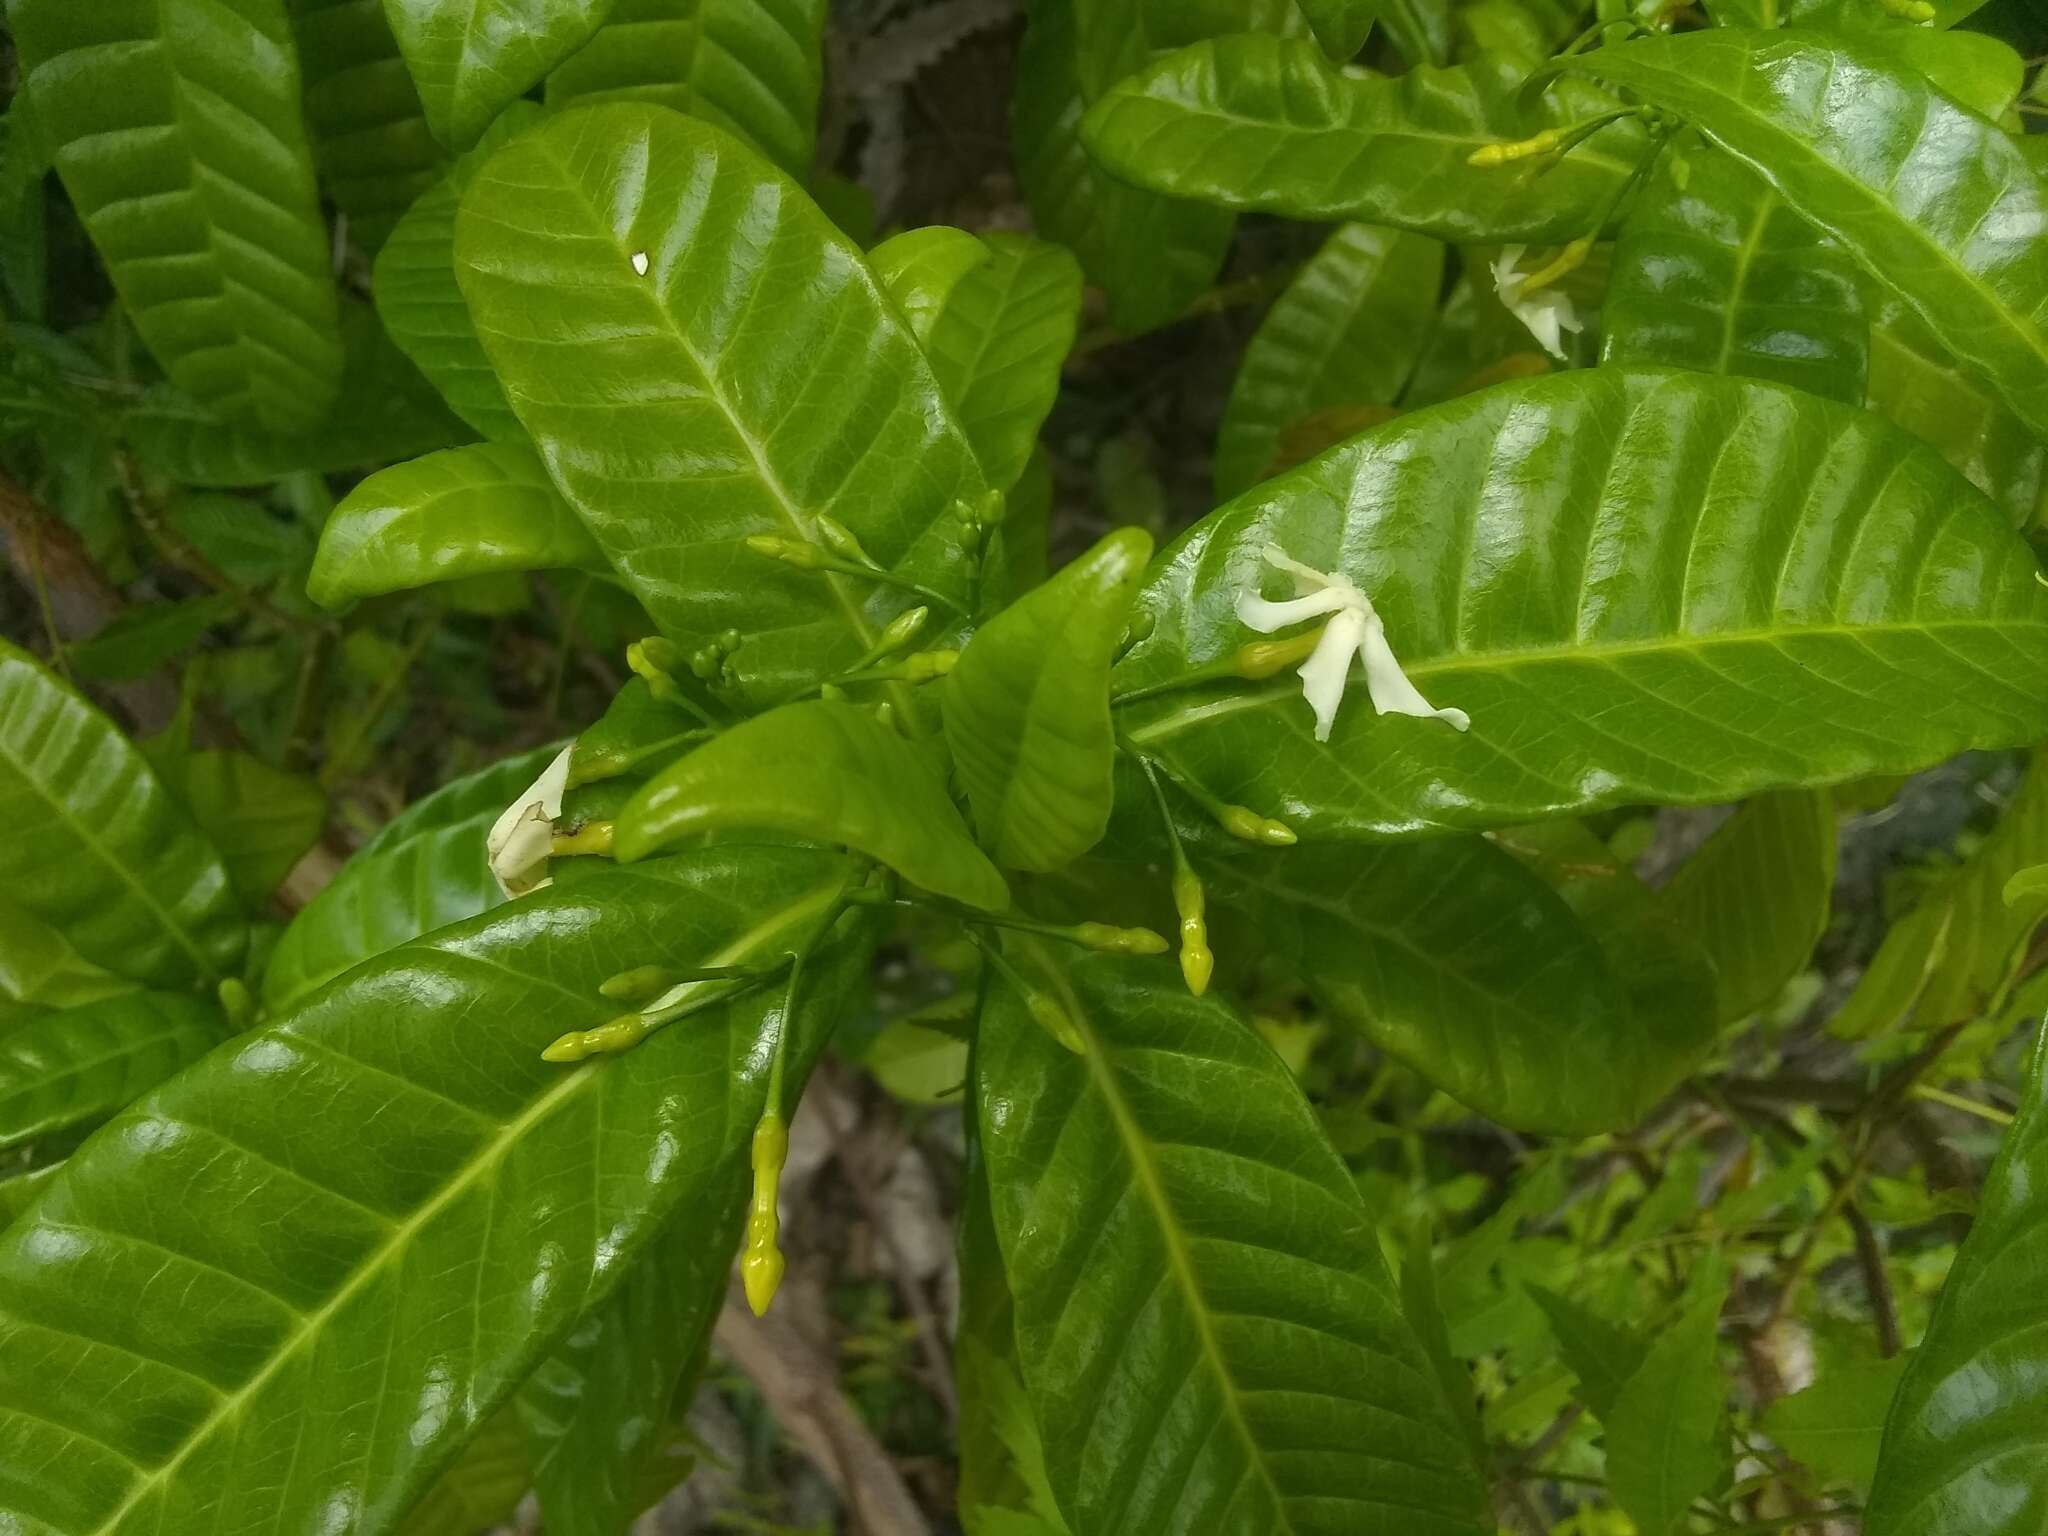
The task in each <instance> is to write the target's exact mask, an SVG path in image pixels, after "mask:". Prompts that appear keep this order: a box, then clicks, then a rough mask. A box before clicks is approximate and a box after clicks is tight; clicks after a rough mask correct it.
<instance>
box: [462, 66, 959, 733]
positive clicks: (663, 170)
mask: <svg viewBox="0 0 2048 1536" xmlns="http://www.w3.org/2000/svg"><path fill="white" fill-rule="evenodd" d="M740 228H744V229H745V230H746V231H747V238H745V239H743V240H742V239H738V238H736V237H735V236H734V231H735V230H737V229H740ZM456 247H457V259H458V267H459V269H460V275H461V278H462V285H463V292H464V293H465V294H466V295H467V296H468V299H469V305H470V310H471V313H472V315H473V316H474V318H475V320H476V325H477V330H478V332H479V333H480V334H481V336H482V337H483V341H484V347H485V350H486V351H487V352H489V353H490V355H491V359H492V361H493V362H494V363H495V364H496V365H497V369H498V373H499V376H500V377H501V378H502V379H503V380H504V381H505V386H506V391H507V394H508V395H509V397H510V399H511V401H512V405H513V408H514V410H515V411H516V412H517V413H518V415H519V419H520V420H521V422H523V423H524V424H525V426H526V427H527V429H528V430H529V431H530V432H531V434H532V436H533V441H534V444H535V446H536V447H537V448H538V449H539V450H540V456H541V458H542V459H543V460H544V461H545V462H546V464H547V466H548V471H549V473H550V474H551V475H552V476H553V477H554V480H555V483H556V485H557V486H558V487H559V488H560V489H561V491H562V492H563V494H564V495H565V496H566V497H567V498H568V501H569V504H570V505H571V506H573V507H574V508H575V509H576V511H577V512H578V513H579V514H580V515H581V517H582V518H583V521H584V525H585V526H586V527H588V528H589V529H590V531H591V533H592V534H593V535H595V537H596V539H597V542H598V544H599V545H600V546H601V547H602V548H603V549H604V551H605V553H606V554H607V555H608V556H609V557H610V558H611V561H612V563H613V565H614V566H615V567H616V568H617V569H618V571H619V573H620V575H621V576H623V577H624V578H625V580H626V582H627V584H628V586H629V587H631V588H632V590H633V591H634V593H635V595H636V596H638V597H639V598H640V599H641V601H642V602H643V603H644V604H646V606H647V610H648V612H649V613H650V614H651V615H653V617H654V620H655V622H656V623H657V624H659V625H660V626H661V629H662V632H663V633H664V634H665V635H667V636H668V637H669V638H670V639H672V640H675V641H676V642H678V643H680V644H685V645H688V646H690V647H692V648H694V647H695V646H697V645H702V644H704V643H705V642H706V641H708V640H711V639H713V638H714V637H716V636H717V635H719V634H720V633H721V632H723V631H724V630H727V629H739V630H741V631H742V632H743V633H745V634H746V635H748V637H749V638H748V640H747V643H746V644H745V645H744V646H743V647H742V648H741V650H740V652H739V653H738V655H737V656H735V657H734V658H733V663H734V666H735V667H736V668H737V669H738V671H739V673H740V676H741V678H742V686H743V687H744V688H745V690H746V692H747V694H748V696H749V698H751V699H753V700H755V701H757V702H762V703H765V702H768V701H770V700H772V699H774V698H776V697H778V696H781V695H782V694H784V693H786V692H787V691H788V690H789V689H790V688H791V687H792V686H793V685H801V684H803V683H806V682H809V681H812V680H815V679H816V678H817V677H819V676H821V675H829V674H830V673H831V672H833V671H836V670H838V669H840V668H843V667H845V666H849V665H851V664H852V663H854V662H855V661H857V660H858V659H859V658H860V656H861V655H862V654H863V653H865V652H866V651H867V650H868V649H869V648H870V647H871V646H872V645H873V644H874V641H875V639H876V638H877V636H878V635H879V634H880V632H881V630H882V628H883V626H885V625H886V624H887V623H888V622H889V620H890V619H891V618H893V617H894V616H895V615H896V613H897V612H899V611H900V610H901V609H902V608H903V607H904V606H905V604H904V602H903V598H902V594H901V593H900V592H896V591H893V590H891V589H890V588H889V587H887V586H886V585H883V584H880V583H863V582H858V581H854V580H852V579H849V578H846V577H842V576H837V575H833V574H830V573H825V572H818V571H807V570H796V569H792V568H790V567H787V566H781V565H778V564H776V563H773V562H770V561H766V560H764V559H762V558H761V557H760V556H758V555H756V554H754V553H752V552H751V551H749V550H748V549H747V548H746V547H745V546H744V543H743V541H744V540H745V539H746V538H747V537H748V536H749V535H770V536H774V537H778V538H784V539H794V540H796V541H798V542H799V543H804V544H816V543H817V542H818V539H819V535H818V532H817V525H816V521H815V520H816V518H817V517H818V516H819V514H821V513H829V514H830V515H831V516H832V517H834V518H836V519H838V521H839V522H840V523H841V524H843V525H844V526H845V527H847V528H848V529H850V530H852V532H853V533H854V534H855V536H856V537H857V538H859V540H860V541H861V543H862V544H863V545H864V546H865V547H866V549H867V551H868V553H869V554H870V555H872V556H873V557H874V558H875V559H876V560H877V561H879V562H880V563H881V565H882V566H884V567H885V568H887V569H888V570H890V571H892V572H894V573H895V574H897V575H898V576H899V577H902V578H905V579H909V580H914V581H916V582H919V583H921V584H923V585H924V586H926V587H928V588H931V589H934V590H936V591H938V592H939V593H941V594H943V595H945V596H946V597H947V598H949V599H954V600H958V599H960V598H962V597H963V596H964V592H965V587H966V579H965V569H964V562H963V560H962V557H961V551H960V545H959V542H958V538H957V533H958V529H959V527H960V524H959V522H958V520H957V519H956V518H955V517H954V515H953V507H954V504H955V502H956V501H958V500H961V499H972V498H974V497H976V496H978V495H979V494H980V493H981V491H982V489H983V482H982V477H981V472H980V469H979V467H978V466H977V465H976V463H975V460H974V453H973V450H972V448H971V447H970V446H969V445H968V442H967V439H966V437H965V436H964V435H962V433H961V432H960V431H959V429H958V428H957V427H955V426H954V425H953V424H952V422H951V420H950V418H949V414H948V412H947V410H946V407H945V403H944V400H943V398H942V397H941V395H940V391H939V385H938V381H937V380H936V379H935V378H934V377H933V376H932V372H931V369H930V367H929V365H928V364H927V363H926V362H925V360H924V356H923V354H922V352H920V351H919V349H918V346H917V343H916V342H915V341H914V340H913V339H912V338H911V336H910V334H909V332H908V331H907V330H906V329H905V328H904V327H903V325H902V323H901V322H900V321H899V320H898V319H897V318H896V314H895V310H894V309H893V307H892V306H891V305H890V304H889V302H888V300H887V298H886V297H885V295H884V294H883V293H882V291H881V289H880V287H879V286H878V285H877V283H876V282H875V279H874V277H873V275H872V274H871V273H870V272H869V270H868V267H867V263H866V262H865V261H863V260H862V259H861V255H860V252H859V251H858V250H856V249H855V248H854V247H853V245H852V244H851V243H850V242H849V241H848V240H847V239H846V238H845V237H844V236H843V235H841V234H840V233H839V232H838V230H837V229H835V228H834V227H833V226H832V224H831V223H830V221H829V220H827V219H826V218H825V216H824V214H822V213H820V212H819V211H818V209H817V207H816V205H815V204H813V203H812V202H811V201H810V199H809V198H807V197H806V196H805V195H804V194H803V192H802V191H801V190H799V189H798V188H797V187H796V186H795V185H794V184H793V183H791V182H790V181H789V180H788V179H787V178H785V177H784V176H782V175H781V174H780V173H779V172H777V171H775V170H774V169H773V168H772V167H770V166H769V165H768V164H767V163H766V162H765V161H762V160H761V159H759V158H758V157H757V156H755V155H753V154H752V153H751V152H749V151H748V150H746V149H744V148H742V147H741V146H740V145H739V144H738V143H737V142H736V141H734V140H733V139H731V138H729V137H727V136H726V135H725V134H723V133H721V132H719V131H718V130H717V129H715V128H710V127H707V126H705V125H704V124H702V123H697V122H692V121H691V120H689V119H688V118H684V117H679V116H677V115H676V114H674V113H672V112H668V111H665V110H664V109H662V108H660V107H650V106H645V105H632V104H620V105H614V106H603V107H589V108H582V109H579V110H576V111H573V112H568V113H564V114H563V115H562V116H560V117H556V118H552V119H550V120H548V121H547V122H545V123H543V124H542V125H541V126H540V127H538V128H536V129H534V130H533V131H532V132H530V133H527V134H525V135H523V136H522V137H520V138H517V139H515V140H513V141H512V143H511V144H509V145H507V146H506V147H505V148H504V149H503V150H501V151H499V152H498V154H497V155H496V156H494V157H493V158H492V159H491V160H490V161H489V162H488V164H486V165H485V167H484V168H483V169H482V170H481V171H480V172H479V173H478V175H477V178H476V180H475V181H474V182H473V183H472V184H471V186H470V189H469V191H468V193H467V194H466V195H465V197H464V200H463V209H462V215H461V218H460V220H459V222H458V227H457V232H456ZM635 257H638V258H639V261H638V262H636V261H635V259H634V258H635ZM642 265H644V266H645V267H646V269H647V270H646V272H645V273H644V275H643V274H642V272H641V271H640V270H639V268H640V266H642ZM849 381H851V382H849ZM595 401H602V402H603V404H602V406H601V407H594V406H593V402H595ZM906 465H914V466H916V471H917V472H916V473H915V474H906V473H905V472H904V466H906Z"/></svg>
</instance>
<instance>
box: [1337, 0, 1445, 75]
mask: <svg viewBox="0 0 2048 1536" xmlns="http://www.w3.org/2000/svg"><path fill="white" fill-rule="evenodd" d="M1299 4H1300V6H1301V13H1302V15H1304V16H1306V17H1307V18H1308V24H1309V26H1310V27H1312V28H1313V29H1314V30H1315V35H1316V40H1317V41H1318V42H1320V43H1321V44H1322V45H1323V48H1324V50H1325V51H1326V52H1327V53H1328V54H1329V55H1330V57H1331V59H1333V60H1334V61H1336V62H1337V63H1339V64H1343V63H1347V62H1349V61H1350V60H1351V59H1353V58H1355V57H1356V56H1357V54H1358V50H1359V49H1360V48H1362V47H1364V46H1365V40H1366V38H1367V36H1368V35H1370V33H1371V32H1372V27H1373V23H1374V22H1378V23H1379V24H1380V25H1381V26H1382V27H1384V28H1385V29H1386V32H1387V35H1388V36H1389V37H1391V38H1392V39H1393V40H1394V46H1395V47H1396V48H1398V49H1400V50H1401V56H1402V57H1403V58H1405V59H1407V60H1408V62H1409V63H1411V64H1443V63H1447V62H1449V58H1450V51H1451V40H1450V36H1449V26H1448V23H1449V21H1450V12H1449V7H1447V6H1441V5H1433V4H1431V3H1430V0H1299Z"/></svg>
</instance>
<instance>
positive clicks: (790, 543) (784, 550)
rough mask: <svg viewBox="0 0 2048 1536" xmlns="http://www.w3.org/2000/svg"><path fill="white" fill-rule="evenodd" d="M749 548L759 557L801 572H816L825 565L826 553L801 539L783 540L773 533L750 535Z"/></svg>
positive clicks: (748, 539)
mask: <svg viewBox="0 0 2048 1536" xmlns="http://www.w3.org/2000/svg"><path fill="white" fill-rule="evenodd" d="M747 548H749V549H751V550H752V551H753V552H754V553H755V554H757V555H762V556H765V557H766V558H768V559H770V560H780V561H781V562H782V563H783V564H784V565H793V566H796V567H797V568H798V569H799V570H806V571H815V570H818V569H820V568H821V567H822V566H823V565H824V563H825V555H824V551H822V550H820V549H819V548H818V546H817V545H815V544H806V543H804V542H803V541H802V540H800V539H785V538H781V537H778V536H777V535H775V534H772V533H756V534H751V535H749V536H748V538H747Z"/></svg>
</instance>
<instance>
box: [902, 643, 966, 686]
mask: <svg viewBox="0 0 2048 1536" xmlns="http://www.w3.org/2000/svg"><path fill="white" fill-rule="evenodd" d="M959 660H960V653H959V652H958V651H912V652H911V653H910V654H909V655H908V656H906V657H904V658H903V678H904V681H905V682H911V683H925V682H930V681H931V680H932V679H933V678H935V677H944V676H945V675H946V674H947V673H948V672H950V671H952V670H953V668H954V666H955V665H956V664H958V662H959Z"/></svg>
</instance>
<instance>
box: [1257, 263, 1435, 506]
mask: <svg viewBox="0 0 2048 1536" xmlns="http://www.w3.org/2000/svg"><path fill="white" fill-rule="evenodd" d="M1443 274H1444V250H1443V247H1442V246H1441V245H1438V244H1437V243H1436V242H1435V241H1434V240H1427V239H1424V238H1423V237H1422V236H1420V235H1409V234H1403V233H1402V232H1400V231H1399V230H1393V229H1383V228H1379V227H1377V226H1374V225H1370V224H1345V225H1342V226H1340V227H1339V228H1337V229H1336V230H1334V231H1332V232H1331V235H1330V238H1329V239H1328V240H1326V241H1325V242H1324V243H1323V248H1322V249H1321V250H1319V251H1317V252H1316V254H1315V256H1314V257H1313V258H1311V259H1310V261H1309V263H1308V265H1307V266H1305V267H1303V268H1302V269H1301V271H1300V272H1299V273H1298V274H1296V276H1295V278H1294V281H1293V282H1291V283H1289V284H1288V285H1287V289H1286V291H1285V292H1284V293H1282V294H1281V295H1280V297H1279V299H1278V300H1276V301H1275V302H1274V305H1273V307H1272V309H1270V310H1269V311H1267V313H1266V318H1265V319H1264V320H1262V321H1260V322H1259V328H1258V330H1257V332H1256V333H1254V335H1253V336H1252V340H1251V345H1250V346H1249V347H1247V348H1246V349H1245V354H1244V362H1243V363H1242V364H1240V365H1239V367H1238V370H1237V379H1236V381H1235V382H1234V383H1233V384H1232V385H1231V389H1230V404H1229V405H1228V406H1226V407H1225V408H1224V412H1223V426H1222V429H1221V430H1220V431H1219V432H1218V433H1217V436H1216V495H1217V497H1218V499H1219V500H1223V501H1228V500H1229V499H1230V498H1231V497H1233V496H1235V495H1237V494H1238V493H1239V492H1240V491H1243V490H1245V489H1246V488H1247V487H1249V486H1251V485H1254V484H1256V483H1257V482H1258V481H1260V480H1263V479H1265V478H1266V476H1268V475H1270V474H1273V473H1275V472H1277V471H1278V470H1281V469H1286V468H1290V467H1292V465H1291V463H1285V462H1281V461H1282V459H1283V457H1284V448H1285V444H1286V441H1287V434H1288V429H1289V428H1291V427H1296V426H1298V425H1299V424H1300V423H1301V422H1302V421H1303V420H1304V419H1305V418H1307V417H1310V416H1313V415H1314V414H1315V413H1316V412H1318V411H1328V410H1333V409H1337V408H1342V407H1354V406H1361V405H1391V404H1393V402H1394V401H1396V400H1398V399H1399V398H1400V395H1401V389H1402V387H1403V386H1404V385H1405V384H1407V382H1408V378H1409V375H1410V374H1412V373H1413V372H1414V371H1415V364H1416V362H1417V361H1418V360H1419V359H1420V358H1421V356H1422V349H1423V346H1424V344H1425V343H1426V342H1427V341H1428V339H1429V333H1430V331H1431V330H1432V329H1433V328H1434V322H1435V318H1436V297H1437V294H1438V293H1439V292H1441V291H1442V289H1443ZM1345 435H1346V436H1348V435H1349V434H1348V433H1347V434H1345ZM1294 462H1299V460H1298V459H1296V460H1295V461H1294Z"/></svg>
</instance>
